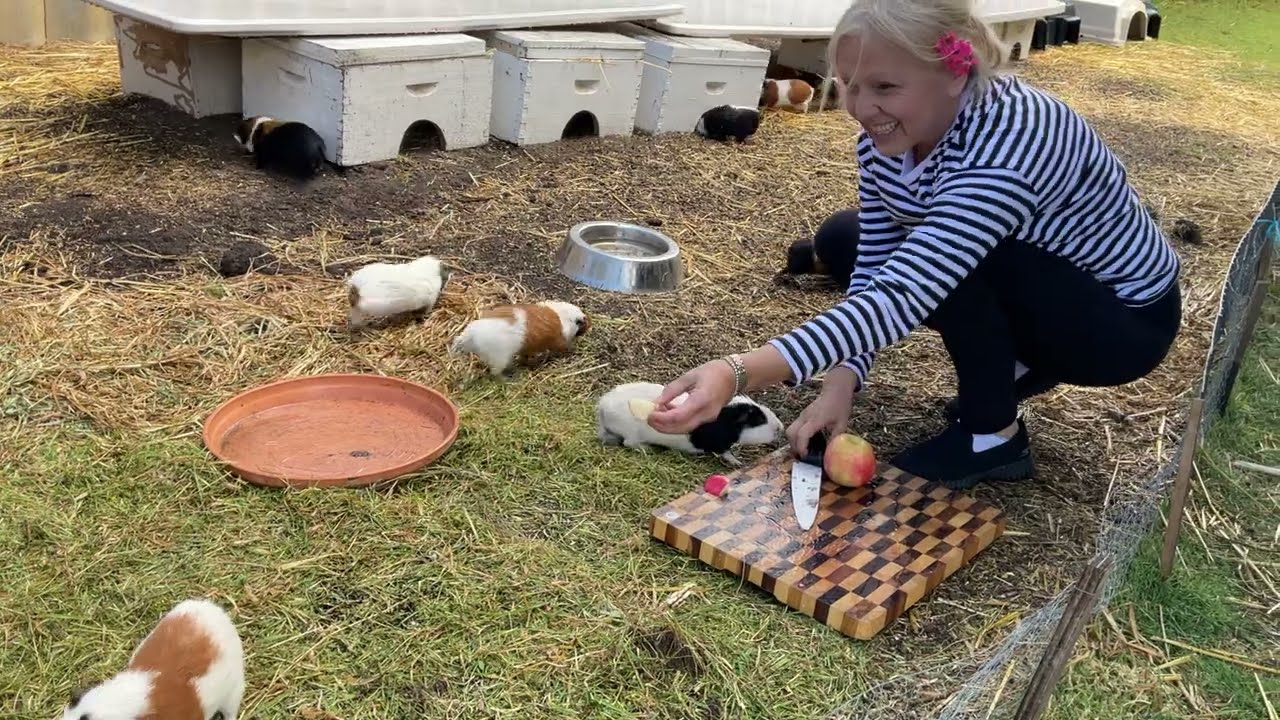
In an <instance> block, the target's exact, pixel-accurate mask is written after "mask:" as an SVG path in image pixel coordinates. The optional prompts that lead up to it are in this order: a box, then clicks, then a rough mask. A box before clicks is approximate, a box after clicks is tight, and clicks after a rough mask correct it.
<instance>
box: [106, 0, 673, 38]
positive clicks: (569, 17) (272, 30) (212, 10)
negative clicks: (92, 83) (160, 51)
mask: <svg viewBox="0 0 1280 720" xmlns="http://www.w3.org/2000/svg"><path fill="white" fill-rule="evenodd" d="M92 2H93V4H94V5H98V6H100V7H103V8H106V9H107V10H110V11H112V12H114V13H118V14H120V15H126V16H129V17H132V18H135V19H137V20H142V21H144V22H147V23H150V24H152V25H155V26H156V27H160V28H164V29H166V30H171V31H173V32H177V33H182V34H186V35H228V36H239V37H250V36H268V35H280V36H291V35H377V34H395V35H400V34H416V33H454V32H468V31H472V30H494V29H501V28H520V27H546V26H552V25H579V24H583V23H597V22H616V21H621V20H645V19H653V18H658V17H664V16H666V15H673V14H675V13H678V12H680V11H681V9H682V7H683V4H682V3H681V2H680V1H679V0H676V1H675V2H672V1H671V0H520V1H519V2H511V0H366V1H363V2H362V1H361V0H92Z"/></svg>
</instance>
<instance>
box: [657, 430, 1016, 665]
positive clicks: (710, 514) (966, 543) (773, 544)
mask: <svg viewBox="0 0 1280 720" xmlns="http://www.w3.org/2000/svg"><path fill="white" fill-rule="evenodd" d="M791 463H792V460H791V455H790V451H789V450H788V449H786V448H783V449H782V450H779V451H778V452H775V453H773V454H771V455H769V456H768V457H765V458H763V459H761V460H760V462H759V463H757V464H756V465H754V466H751V467H748V468H744V469H742V470H739V471H738V472H735V473H733V474H732V475H729V480H730V482H729V487H728V490H727V491H726V492H725V494H724V496H723V497H719V498H717V497H716V496H714V495H711V494H710V493H708V492H706V491H704V490H701V489H700V490H697V491H695V492H691V493H689V494H687V495H684V496H683V497H680V498H677V499H676V500H674V501H672V502H670V503H668V504H666V505H664V506H662V507H660V508H658V509H656V510H654V511H653V512H652V513H651V514H650V517H649V532H650V534H651V535H652V536H653V537H655V538H657V539H658V540H661V541H663V542H665V543H667V544H668V545H670V546H672V547H674V548H675V549H677V550H680V551H682V552H686V553H688V554H689V555H691V556H693V557H696V558H698V559H699V560H702V561H703V562H705V563H707V564H709V565H711V566H713V567H716V568H719V569H721V570H727V571H729V572H731V573H734V574H735V575H739V576H741V577H743V578H745V579H746V580H747V581H748V582H751V583H752V584H754V585H757V586H759V587H760V588H762V589H763V590H764V591H765V592H768V593H772V594H773V596H774V597H776V598H778V599H779V600H781V601H782V602H784V603H786V604H787V605H788V606H790V607H791V608H793V609H795V610H798V611H800V612H802V613H805V614H806V615H809V616H811V617H813V618H814V619H816V620H818V621H819V622H822V623H825V624H827V625H829V626H831V627H833V628H835V629H836V630H839V631H840V632H841V633H844V634H845V635H848V636H850V637H854V638H857V639H859V640H866V639H869V638H871V637H874V636H875V635H876V633H879V632H880V631H881V630H883V629H884V628H885V626H887V625H888V624H889V623H891V622H893V621H894V620H896V619H897V618H898V617H899V616H901V615H902V614H903V613H904V612H905V611H906V609H907V608H909V607H911V606H912V605H914V604H915V603H916V602H918V601H919V600H920V598H922V597H924V596H925V595H927V594H928V593H930V592H931V591H933V589H934V588H936V587H937V586H938V585H939V584H940V583H941V582H942V581H943V580H944V579H945V578H947V577H949V576H950V575H951V574H952V573H954V572H955V571H957V570H959V569H960V568H961V567H963V566H964V565H965V564H967V563H968V562H969V561H970V560H972V559H973V557H974V556H975V555H977V554H978V553H979V552H981V551H982V550H984V549H985V548H986V547H987V546H989V545H990V544H991V543H993V542H995V539H996V538H997V537H999V536H1000V535H1001V534H1002V533H1003V532H1004V529H1005V522H1006V520H1005V516H1004V514H1003V513H1002V512H1001V511H1000V510H999V509H998V508H995V507H993V506H990V505H987V504H985V503H982V502H979V501H977V500H975V499H973V498H971V497H969V496H967V495H962V494H960V493H957V492H954V491H952V490H949V489H947V488H945V487H942V486H941V485H935V484H933V483H930V482H928V481H926V480H924V479H922V478H919V477H916V476H914V475H909V474H907V473H904V472H902V471H901V470H898V469H897V468H894V467H892V466H890V465H887V464H884V463H881V464H880V465H879V467H878V468H877V478H876V479H875V480H874V481H873V482H872V484H871V485H869V486H866V487H861V488H846V487H841V486H839V485H836V484H835V483H832V482H831V481H829V480H824V481H823V483H822V497H821V500H820V501H819V504H818V518H817V520H816V521H815V522H814V524H813V527H811V528H809V529H808V530H801V529H800V526H799V525H798V524H797V523H796V518H795V513H794V512H793V511H792V509H791Z"/></svg>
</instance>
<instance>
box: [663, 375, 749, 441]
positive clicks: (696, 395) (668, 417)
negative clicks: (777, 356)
mask: <svg viewBox="0 0 1280 720" xmlns="http://www.w3.org/2000/svg"><path fill="white" fill-rule="evenodd" d="M735 386H736V382H735V378H734V375H733V368H732V367H730V365H729V363H728V362H726V361H725V360H723V359H717V360H712V361H710V362H705V363H703V364H701V365H699V366H698V367H696V368H694V369H692V370H690V371H689V372H687V373H685V374H684V375H681V376H680V377H679V378H677V379H676V380H675V382H672V383H670V384H669V385H667V386H666V387H665V388H663V389H662V394H661V395H659V396H658V399H657V400H656V401H655V403H654V404H655V405H657V407H656V408H655V409H654V411H653V412H652V413H650V414H649V419H648V422H649V427H651V428H653V429H654V430H657V431H658V432H661V433H669V434H672V435H680V434H683V433H687V432H689V431H691V430H693V429H694V428H696V427H698V426H699V425H701V424H702V423H704V422H707V421H708V420H714V419H715V418H716V416H717V415H719V414H720V409H721V408H723V407H724V406H725V405H726V404H728V402H729V401H730V400H731V399H733V390H734V387H735ZM686 392H687V393H689V397H687V398H685V400H684V402H682V403H680V404H679V405H672V404H671V401H672V400H674V399H675V398H677V397H679V396H680V394H681V393H686Z"/></svg>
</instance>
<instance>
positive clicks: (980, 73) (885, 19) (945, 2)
mask: <svg viewBox="0 0 1280 720" xmlns="http://www.w3.org/2000/svg"><path fill="white" fill-rule="evenodd" d="M865 32H870V33H874V34H875V35H878V36H880V37H881V38H884V39H885V40H887V41H888V42H891V43H893V44H894V45H897V46H898V47H901V48H903V49H904V50H907V51H908V52H910V53H911V54H913V55H915V56H916V57H918V58H920V59H921V60H923V61H925V62H936V63H941V62H942V59H941V58H939V57H938V52H937V50H935V49H934V45H935V44H936V43H937V42H938V39H939V38H941V37H942V36H943V35H944V34H945V33H947V32H953V33H955V34H956V37H957V38H960V39H961V40H968V41H969V43H970V44H971V45H972V46H973V55H974V64H973V67H972V68H971V69H970V70H969V75H970V77H971V78H972V82H973V85H974V89H975V90H976V91H977V92H978V93H982V92H984V91H985V90H986V89H987V87H988V85H989V83H990V81H991V78H992V77H994V76H995V75H997V74H998V73H999V72H1000V71H1001V70H1002V69H1003V68H1004V67H1005V65H1006V60H1007V59H1008V57H1009V52H1008V48H1007V47H1006V46H1005V45H1004V43H1002V42H1001V41H1000V38H998V37H996V34H995V31H993V30H992V29H991V26H990V25H987V23H986V22H984V21H983V20H982V19H981V18H979V17H977V16H976V15H974V13H973V0H854V2H853V4H852V5H850V6H849V9H848V10H845V12H844V15H843V16H841V18H840V21H839V22H838V23H836V28H835V32H834V33H833V34H832V35H831V41H830V42H829V43H828V44H827V75H828V76H829V77H833V78H834V77H836V74H835V70H836V46H837V45H839V43H840V39H841V38H843V37H845V36H848V35H861V34H862V33H865Z"/></svg>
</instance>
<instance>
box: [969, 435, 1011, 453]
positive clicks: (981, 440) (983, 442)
mask: <svg viewBox="0 0 1280 720" xmlns="http://www.w3.org/2000/svg"><path fill="white" fill-rule="evenodd" d="M1007 442H1009V438H1007V437H1005V436H1003V435H1000V434H999V433H991V434H990V435H974V436H973V451H974V452H982V451H984V450H990V449H991V448H994V447H1000V446H1001V445H1003V444H1005V443H1007Z"/></svg>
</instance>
